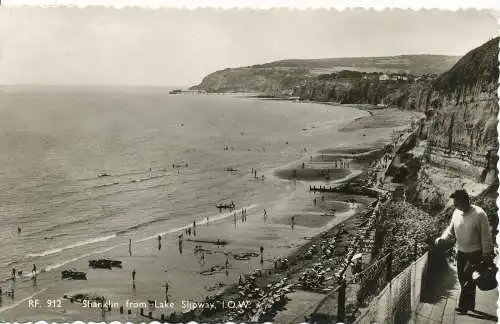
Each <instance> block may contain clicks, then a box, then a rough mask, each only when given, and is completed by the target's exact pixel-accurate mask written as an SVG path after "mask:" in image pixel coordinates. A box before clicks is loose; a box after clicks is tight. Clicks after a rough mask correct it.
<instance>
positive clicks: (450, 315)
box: [415, 267, 498, 324]
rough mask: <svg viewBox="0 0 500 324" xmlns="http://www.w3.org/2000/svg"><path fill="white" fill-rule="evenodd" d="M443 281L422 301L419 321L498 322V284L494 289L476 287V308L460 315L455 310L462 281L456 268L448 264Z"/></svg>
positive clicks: (459, 323) (439, 281)
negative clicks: (459, 279)
mask: <svg viewBox="0 0 500 324" xmlns="http://www.w3.org/2000/svg"><path fill="white" fill-rule="evenodd" d="M437 282H438V283H439V284H437V285H435V287H434V289H433V291H430V292H428V293H427V295H428V297H423V298H422V300H423V301H422V302H421V303H420V305H419V307H418V310H417V315H416V320H415V323H417V324H424V323H431V324H435V323H442V324H466V323H467V324H469V323H471V324H479V323H481V324H483V323H497V322H498V318H497V316H496V314H497V305H496V304H497V301H498V288H497V289H494V290H491V291H481V290H479V289H477V290H476V311H475V312H468V313H467V314H466V315H459V314H457V313H456V312H455V307H457V306H458V296H459V294H460V285H459V283H458V279H457V272H456V270H455V269H454V268H452V267H450V268H448V269H447V270H446V271H445V273H444V274H443V275H442V278H440V280H437Z"/></svg>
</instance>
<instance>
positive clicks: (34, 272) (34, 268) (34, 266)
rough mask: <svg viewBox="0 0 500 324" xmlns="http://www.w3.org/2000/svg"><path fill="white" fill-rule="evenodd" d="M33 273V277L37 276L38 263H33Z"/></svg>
mask: <svg viewBox="0 0 500 324" xmlns="http://www.w3.org/2000/svg"><path fill="white" fill-rule="evenodd" d="M31 274H32V275H33V277H36V265H35V264H33V269H31Z"/></svg>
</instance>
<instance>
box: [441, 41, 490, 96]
mask: <svg viewBox="0 0 500 324" xmlns="http://www.w3.org/2000/svg"><path fill="white" fill-rule="evenodd" d="M499 39H500V37H496V38H493V39H491V40H489V41H488V42H486V43H484V44H483V45H481V46H479V47H477V48H475V49H473V50H471V51H470V52H468V53H467V54H465V55H464V56H463V57H462V58H461V59H460V60H459V61H458V62H457V63H456V64H455V65H454V66H453V67H452V68H451V69H450V70H449V71H447V72H445V73H443V74H442V75H441V76H440V77H439V78H438V79H437V80H436V82H435V87H436V88H437V89H439V90H445V91H450V90H451V91H452V90H455V89H457V88H460V87H464V86H470V85H473V84H476V83H478V82H485V83H493V82H498V42H499Z"/></svg>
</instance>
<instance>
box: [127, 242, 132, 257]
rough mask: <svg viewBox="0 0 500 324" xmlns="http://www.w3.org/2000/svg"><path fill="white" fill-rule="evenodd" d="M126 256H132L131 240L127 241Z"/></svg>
mask: <svg viewBox="0 0 500 324" xmlns="http://www.w3.org/2000/svg"><path fill="white" fill-rule="evenodd" d="M128 255H130V256H132V239H128Z"/></svg>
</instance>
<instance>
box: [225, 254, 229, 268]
mask: <svg viewBox="0 0 500 324" xmlns="http://www.w3.org/2000/svg"><path fill="white" fill-rule="evenodd" d="M228 267H229V256H226V270H227V269H228Z"/></svg>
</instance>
